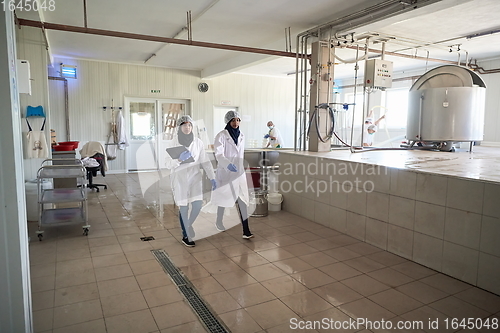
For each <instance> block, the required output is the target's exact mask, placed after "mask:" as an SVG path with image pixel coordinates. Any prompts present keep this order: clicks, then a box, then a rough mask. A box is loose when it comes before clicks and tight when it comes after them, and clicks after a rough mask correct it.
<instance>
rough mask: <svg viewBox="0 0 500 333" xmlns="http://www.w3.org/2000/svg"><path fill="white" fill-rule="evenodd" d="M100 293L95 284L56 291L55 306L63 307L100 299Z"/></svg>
mask: <svg viewBox="0 0 500 333" xmlns="http://www.w3.org/2000/svg"><path fill="white" fill-rule="evenodd" d="M99 296H100V294H99V291H98V289H97V284H96V283H95V282H93V283H88V284H82V285H78V286H72V287H67V288H60V289H56V290H55V293H54V306H56V307H58V306H63V305H69V304H74V303H79V302H85V301H90V300H95V299H99Z"/></svg>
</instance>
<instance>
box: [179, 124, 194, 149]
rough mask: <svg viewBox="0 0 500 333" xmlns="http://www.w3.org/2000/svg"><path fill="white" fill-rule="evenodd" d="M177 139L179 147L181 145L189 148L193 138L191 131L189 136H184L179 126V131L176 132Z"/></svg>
mask: <svg viewBox="0 0 500 333" xmlns="http://www.w3.org/2000/svg"><path fill="white" fill-rule="evenodd" d="M183 124H184V123H183ZM181 126H182V124H181ZM177 138H178V139H179V143H180V144H181V145H183V146H184V147H189V145H190V144H191V142H193V138H194V135H193V131H191V133H189V134H184V132H182V129H181V128H180V126H179V130H178V131H177Z"/></svg>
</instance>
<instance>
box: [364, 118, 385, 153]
mask: <svg viewBox="0 0 500 333" xmlns="http://www.w3.org/2000/svg"><path fill="white" fill-rule="evenodd" d="M384 118H385V115H383V116H382V117H380V118H378V119H377V120H376V121H375V122H373V110H370V113H369V114H368V117H367V118H365V124H364V126H363V130H364V132H365V133H364V134H363V147H371V146H372V145H373V136H374V134H375V132H377V130H378V123H379V122H380V121H381V120H382V119H384Z"/></svg>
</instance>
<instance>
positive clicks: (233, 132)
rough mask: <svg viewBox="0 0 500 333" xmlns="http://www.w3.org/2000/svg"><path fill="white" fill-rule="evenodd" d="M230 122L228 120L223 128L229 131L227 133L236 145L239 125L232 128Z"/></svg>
mask: <svg viewBox="0 0 500 333" xmlns="http://www.w3.org/2000/svg"><path fill="white" fill-rule="evenodd" d="M231 120H232V119H231ZM230 124H231V121H229V122H228V123H227V124H226V127H224V128H225V129H227V131H228V132H229V135H231V137H232V138H233V140H234V144H235V145H238V138H239V136H240V127H239V126H238V128H232V127H231V125H230Z"/></svg>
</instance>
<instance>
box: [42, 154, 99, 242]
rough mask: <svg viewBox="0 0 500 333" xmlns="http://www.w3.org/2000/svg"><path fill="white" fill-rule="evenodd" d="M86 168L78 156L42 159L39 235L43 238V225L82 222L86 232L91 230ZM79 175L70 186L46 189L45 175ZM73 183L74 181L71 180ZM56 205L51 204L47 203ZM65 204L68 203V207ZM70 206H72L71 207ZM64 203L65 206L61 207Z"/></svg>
mask: <svg viewBox="0 0 500 333" xmlns="http://www.w3.org/2000/svg"><path fill="white" fill-rule="evenodd" d="M85 176H86V170H85V167H84V166H83V164H82V162H81V161H80V160H78V159H48V160H45V161H43V162H42V166H41V167H40V169H38V172H37V183H38V212H39V219H38V231H37V232H36V233H37V235H38V239H39V240H40V241H41V240H42V238H43V230H42V227H44V226H46V227H47V226H60V225H68V224H78V223H82V224H83V226H82V228H83V234H84V235H85V236H87V235H88V233H89V228H90V225H88V217H87V192H86V188H85V186H84V184H85ZM61 178H66V179H68V180H69V179H71V178H73V179H76V180H77V182H76V183H78V182H79V183H80V184H81V186H80V187H78V186H77V185H76V184H75V186H74V187H70V188H54V189H44V188H42V183H43V180H44V179H53V180H55V179H61ZM69 183H70V184H71V182H69ZM50 204H52V205H50ZM48 206H49V207H50V206H53V207H51V208H47V207H48ZM65 206H66V207H65ZM68 206H70V207H68ZM62 207H64V208H62Z"/></svg>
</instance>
